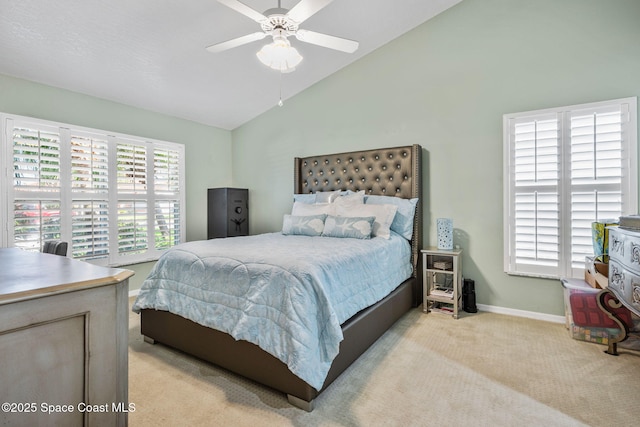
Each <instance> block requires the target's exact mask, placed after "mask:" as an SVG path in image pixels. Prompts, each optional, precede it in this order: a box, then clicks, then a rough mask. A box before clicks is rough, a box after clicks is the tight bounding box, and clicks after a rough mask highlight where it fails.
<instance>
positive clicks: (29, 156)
mask: <svg viewBox="0 0 640 427" xmlns="http://www.w3.org/2000/svg"><path fill="white" fill-rule="evenodd" d="M12 169H13V170H14V186H15V189H16V190H17V191H36V192H43V191H56V192H57V191H59V189H60V134H59V133H58V131H57V129H55V128H50V127H42V128H38V127H36V126H28V127H15V128H14V129H13V168H12Z"/></svg>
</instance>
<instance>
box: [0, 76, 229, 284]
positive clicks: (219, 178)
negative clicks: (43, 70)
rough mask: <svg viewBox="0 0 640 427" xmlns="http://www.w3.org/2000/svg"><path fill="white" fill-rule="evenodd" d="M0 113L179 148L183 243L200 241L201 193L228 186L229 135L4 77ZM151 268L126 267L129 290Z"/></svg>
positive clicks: (202, 234) (204, 204) (202, 221)
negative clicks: (182, 147) (182, 169)
mask: <svg viewBox="0 0 640 427" xmlns="http://www.w3.org/2000/svg"><path fill="white" fill-rule="evenodd" d="M0 111H1V112H4V113H10V114H18V115H23V116H29V117H36V118H40V119H44V120H53V121H58V122H63V123H68V124H73V125H77V126H84V127H89V128H94V129H102V130H109V131H113V132H118V133H125V134H129V135H135V136H140V137H147V138H154V139H160V140H164V141H172V142H178V143H182V144H184V145H185V153H186V165H187V168H186V169H187V170H186V198H187V206H186V215H187V240H197V239H206V237H207V223H206V220H207V219H206V212H207V199H206V197H207V188H209V187H224V186H228V185H230V184H231V132H229V131H226V130H221V129H217V128H214V127H211V126H205V125H202V124H198V123H195V122H190V121H188V120H182V119H177V118H175V117H169V116H165V115H162V114H157V113H153V112H150V111H145V110H141V109H138V108H134V107H130V106H127V105H123V104H118V103H115V102H110V101H105V100H102V99H98V98H94V97H91V96H86V95H82V94H79V93H75V92H70V91H66V90H62V89H57V88H54V87H51V86H45V85H41V84H37V83H33V82H29V81H26V80H21V79H16V78H13V77H8V76H4V75H0ZM152 265H153V263H144V264H138V265H132V266H127V267H126V268H128V269H131V270H133V271H135V272H136V275H135V276H134V277H132V279H131V280H130V288H131V289H137V288H139V287H140V284H141V283H142V281H143V280H144V278H145V277H146V276H147V274H148V272H149V269H150V268H151V266H152Z"/></svg>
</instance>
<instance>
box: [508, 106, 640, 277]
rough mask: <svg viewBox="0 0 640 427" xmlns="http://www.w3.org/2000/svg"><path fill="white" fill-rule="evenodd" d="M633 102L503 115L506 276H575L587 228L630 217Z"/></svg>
mask: <svg viewBox="0 0 640 427" xmlns="http://www.w3.org/2000/svg"><path fill="white" fill-rule="evenodd" d="M636 103H637V102H636V99H635V98H628V99H622V100H615V101H608V102H602V103H595V104H587V105H579V106H573V107H567V108H558V109H550V110H544V111H535V112H530V113H519V114H510V115H505V117H504V134H505V245H504V248H505V254H504V258H505V271H506V272H508V273H512V274H526V275H539V276H548V277H561V276H568V277H581V276H582V274H583V269H584V263H585V256H590V255H593V247H592V239H591V223H592V222H593V221H602V220H606V219H610V218H613V219H616V220H617V219H618V217H619V216H620V215H622V214H623V213H627V214H629V213H636V212H637V178H636V177H637V167H636V164H635V163H636V152H637V148H636V146H637V135H636V123H637V116H636V114H637V113H636Z"/></svg>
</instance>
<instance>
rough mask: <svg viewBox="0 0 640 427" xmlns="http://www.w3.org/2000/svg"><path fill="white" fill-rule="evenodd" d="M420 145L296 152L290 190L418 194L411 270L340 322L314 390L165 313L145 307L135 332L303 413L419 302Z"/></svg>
mask: <svg viewBox="0 0 640 427" xmlns="http://www.w3.org/2000/svg"><path fill="white" fill-rule="evenodd" d="M421 159H422V148H421V147H420V146H419V145H417V144H416V145H412V146H405V147H394V148H383V149H377V150H367V151H356V152H349V153H340V154H330V155H322V156H312V157H305V158H298V157H296V158H295V167H294V175H295V180H294V182H295V187H294V191H295V193H296V194H303V193H315V192H318V191H334V190H348V189H350V190H354V191H359V190H364V191H365V192H366V194H373V195H386V196H396V197H402V198H407V199H409V198H416V197H418V198H420V200H419V201H418V204H417V206H416V214H415V220H414V227H413V238H412V241H411V258H412V265H413V275H412V276H411V277H410V278H409V279H407V280H406V281H404V282H403V283H401V284H400V285H399V286H398V287H397V288H396V289H395V290H394V291H393V292H391V293H390V294H389V295H388V296H387V297H385V298H384V299H382V300H381V301H379V302H378V303H376V304H374V305H372V306H371V307H368V308H366V309H364V310H362V311H360V312H359V313H357V314H355V315H354V316H353V317H351V318H350V319H349V320H347V321H346V322H344V323H343V324H342V331H343V335H344V340H343V341H342V342H341V343H340V351H339V353H338V355H337V356H336V358H335V359H334V361H333V363H332V365H331V368H330V370H329V373H328V375H327V378H326V380H325V382H324V385H323V386H322V389H321V390H316V389H314V388H313V387H311V386H310V385H309V384H307V383H306V382H304V381H303V380H301V379H300V378H299V377H297V376H295V375H294V374H293V373H291V371H289V369H288V368H287V366H286V365H285V364H284V363H283V362H281V361H280V360H278V359H276V358H275V357H273V356H271V355H270V354H268V353H266V352H265V351H263V350H262V349H261V348H259V347H258V346H256V345H254V344H252V343H249V342H247V341H236V340H235V339H234V338H232V337H231V336H230V335H228V334H226V333H223V332H220V331H217V330H215V329H211V328H207V327H205V326H202V325H199V324H197V323H195V322H192V321H190V320H187V319H185V318H183V317H180V316H178V315H175V314H172V313H170V312H168V311H160V310H153V309H144V310H142V312H141V320H140V323H141V333H142V335H144V339H145V341H146V342H149V343H156V342H159V343H162V344H165V345H168V346H170V347H174V348H176V349H178V350H181V351H184V352H186V353H188V354H191V355H193V356H195V357H198V358H200V359H204V360H206V361H208V362H211V363H214V364H216V365H218V366H220V367H223V368H225V369H228V370H230V371H232V372H235V373H237V374H240V375H242V376H244V377H247V378H249V379H252V380H254V381H257V382H258V383H261V384H264V385H266V386H269V387H272V388H274V389H276V390H279V391H281V392H284V393H286V394H287V397H288V399H289V402H290V403H291V404H293V405H294V406H297V407H299V408H302V409H304V410H306V411H311V410H313V403H314V399H315V398H316V397H317V396H318V395H319V394H320V392H322V390H324V389H326V388H327V387H328V386H329V384H331V383H332V382H333V381H334V380H335V379H336V378H337V377H338V376H339V375H340V374H341V373H342V372H343V371H344V370H345V369H347V368H348V367H349V365H351V363H353V362H354V361H355V360H356V359H357V358H358V357H359V356H360V355H361V354H362V353H364V352H365V351H366V350H367V349H368V348H369V347H370V346H371V345H372V344H373V343H374V342H375V341H376V340H377V339H378V338H379V337H380V336H382V334H384V333H385V332H386V331H387V330H388V329H389V328H390V327H391V326H392V325H393V324H394V323H395V322H396V321H397V320H398V319H399V318H400V317H402V315H403V314H405V313H406V312H407V311H408V310H409V309H411V307H416V306H418V305H420V304H421V303H422V278H421V277H420V272H421V269H420V268H419V265H418V263H419V261H420V256H419V252H420V246H421V242H422V196H421V187H422V173H421V171H422V161H421Z"/></svg>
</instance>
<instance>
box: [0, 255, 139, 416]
mask: <svg viewBox="0 0 640 427" xmlns="http://www.w3.org/2000/svg"><path fill="white" fill-rule="evenodd" d="M132 275H133V272H131V271H128V270H123V269H116V268H105V267H99V266H95V265H92V264H89V263H86V262H81V261H75V260H72V259H69V258H66V257H62V256H57V255H50V254H41V253H33V252H25V251H22V250H19V249H15V248H2V249H0V358H1V361H0V404H2V411H1V412H0V425H11V426H23V425H24V426H35V425H64V426H82V425H92V426H123V425H127V420H128V417H127V411H128V410H129V409H130V407H129V402H128V357H127V351H128V333H129V329H128V310H129V305H128V281H129V277H131V276H132Z"/></svg>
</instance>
